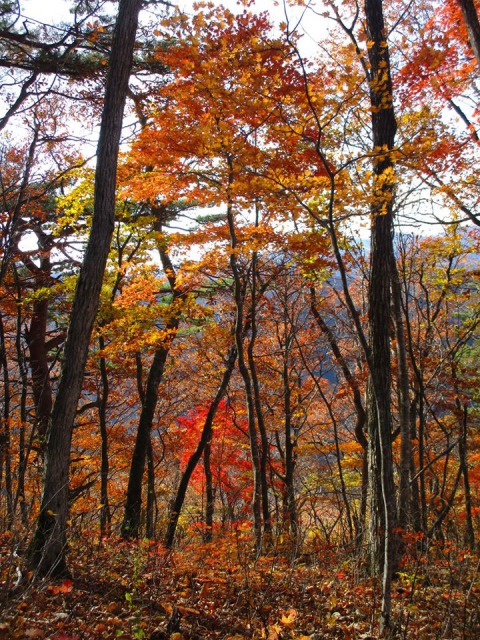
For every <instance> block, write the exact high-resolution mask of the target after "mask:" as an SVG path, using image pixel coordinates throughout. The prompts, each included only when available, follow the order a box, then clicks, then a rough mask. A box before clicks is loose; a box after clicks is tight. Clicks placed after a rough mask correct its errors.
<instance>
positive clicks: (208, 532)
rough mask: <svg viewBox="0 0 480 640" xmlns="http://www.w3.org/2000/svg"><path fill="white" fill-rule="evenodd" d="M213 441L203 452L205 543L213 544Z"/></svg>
mask: <svg viewBox="0 0 480 640" xmlns="http://www.w3.org/2000/svg"><path fill="white" fill-rule="evenodd" d="M211 453H212V440H211V439H210V440H209V441H208V442H207V444H206V445H205V451H204V452H203V468H204V471H205V542H211V541H212V538H213V516H214V513H215V487H214V486H213V474H212V462H211Z"/></svg>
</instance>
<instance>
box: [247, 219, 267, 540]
mask: <svg viewBox="0 0 480 640" xmlns="http://www.w3.org/2000/svg"><path fill="white" fill-rule="evenodd" d="M256 225H257V226H258V207H257V208H256ZM251 296H252V302H251V306H250V325H251V334H250V340H249V342H248V347H247V357H248V368H249V369H250V375H251V379H252V389H253V400H254V405H255V415H256V417H257V424H258V431H259V433H260V442H261V451H260V485H261V494H262V516H263V528H264V542H265V543H266V544H267V545H268V544H271V542H272V523H271V517H270V505H269V499H268V474H267V470H268V462H269V443H268V436H267V429H266V427H265V421H264V418H263V409H262V400H261V397H260V382H259V380H258V375H257V366H256V363H255V357H254V347H255V341H256V338H257V252H256V251H255V252H254V253H253V256H252V290H251Z"/></svg>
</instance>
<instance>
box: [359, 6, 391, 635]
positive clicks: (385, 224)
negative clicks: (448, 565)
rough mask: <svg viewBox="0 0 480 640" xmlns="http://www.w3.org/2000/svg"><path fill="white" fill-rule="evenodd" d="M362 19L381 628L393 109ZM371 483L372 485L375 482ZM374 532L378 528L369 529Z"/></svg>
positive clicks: (381, 58)
mask: <svg viewBox="0 0 480 640" xmlns="http://www.w3.org/2000/svg"><path fill="white" fill-rule="evenodd" d="M365 18H366V28H367V36H368V38H369V40H370V42H371V44H372V46H370V47H369V48H368V56H369V61H370V67H371V70H370V77H369V83H370V102H371V121H372V135H373V173H374V190H373V194H372V196H373V199H372V205H371V214H372V229H371V253H370V279H369V282H370V284H369V292H368V300H369V330H370V349H371V370H370V375H371V380H372V387H373V394H371V395H370V398H371V399H373V398H374V403H373V402H371V403H370V407H369V410H370V413H371V414H373V413H375V419H373V415H372V419H370V420H369V424H370V426H371V427H372V430H371V432H370V433H369V442H370V447H371V448H372V451H378V453H379V470H380V484H381V500H379V504H381V505H382V509H383V519H384V531H383V546H384V557H383V581H382V610H381V619H380V628H381V633H384V632H385V631H386V630H388V629H389V627H390V624H391V620H390V617H391V606H392V605H391V583H392V577H393V573H394V567H395V564H396V557H395V556H396V550H395V539H394V530H395V525H396V504H395V484H394V479H393V455H392V415H391V362H390V320H391V287H392V264H393V260H394V255H393V197H394V189H395V174H394V164H393V160H392V157H391V155H390V153H389V152H390V151H391V150H392V149H393V148H394V144H395V133H396V130H397V123H396V120H395V114H394V110H393V96H392V80H391V75H390V57H389V50H388V44H387V41H386V40H387V30H386V26H385V22H384V18H383V3H382V0H366V2H365ZM371 486H372V487H373V488H375V487H376V486H377V485H376V482H375V481H374V482H372V483H371ZM371 533H372V534H373V535H374V536H377V535H378V532H377V531H375V532H371Z"/></svg>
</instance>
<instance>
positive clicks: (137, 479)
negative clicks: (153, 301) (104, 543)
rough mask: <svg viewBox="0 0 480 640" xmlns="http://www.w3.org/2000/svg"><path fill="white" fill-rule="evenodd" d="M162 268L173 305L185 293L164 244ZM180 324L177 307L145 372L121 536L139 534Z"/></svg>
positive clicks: (127, 536) (160, 249) (136, 536)
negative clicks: (161, 397) (155, 429)
mask: <svg viewBox="0 0 480 640" xmlns="http://www.w3.org/2000/svg"><path fill="white" fill-rule="evenodd" d="M158 249H159V253H160V259H161V261H162V266H163V271H164V273H165V275H166V277H167V279H168V281H169V284H170V289H171V291H172V295H173V299H172V305H176V303H178V302H179V301H181V300H183V299H184V297H185V294H184V293H183V292H182V291H181V290H180V289H179V288H178V287H177V283H176V274H175V269H174V268H173V264H172V262H171V260H170V258H169V256H168V254H167V252H166V250H165V248H163V247H158ZM179 325H180V316H179V313H178V310H176V311H175V312H174V313H173V314H172V315H171V316H170V317H169V319H168V320H167V322H166V325H165V333H166V335H167V336H168V337H167V338H166V340H165V343H164V344H163V345H161V346H160V347H159V348H158V349H157V350H156V351H155V353H154V356H153V361H152V364H151V366H150V370H149V372H148V376H147V383H146V386H145V391H144V394H143V400H142V410H141V413H140V419H139V423H138V428H137V435H136V439H135V446H134V449H133V455H132V462H131V465H130V474H129V477H128V488H127V498H126V501H125V513H124V517H123V524H122V530H121V535H122V537H123V538H138V536H139V534H140V522H141V513H142V485H143V474H144V471H145V460H146V456H147V450H148V446H149V442H150V433H151V430H152V425H153V420H154V417H155V410H156V408H157V401H158V387H159V385H160V382H161V381H162V378H163V372H164V370H165V363H166V361H167V358H168V354H169V352H170V347H171V345H172V343H173V340H174V339H175V336H176V334H177V331H178V327H179Z"/></svg>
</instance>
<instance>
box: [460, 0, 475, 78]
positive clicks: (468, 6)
mask: <svg viewBox="0 0 480 640" xmlns="http://www.w3.org/2000/svg"><path fill="white" fill-rule="evenodd" d="M457 2H458V4H459V5H460V9H461V10H462V15H463V19H464V21H465V26H466V27H467V33H468V39H469V40H470V45H471V47H472V50H473V53H474V55H475V58H476V59H477V63H478V66H479V67H480V21H479V19H478V13H477V10H476V8H475V2H474V0H457Z"/></svg>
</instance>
